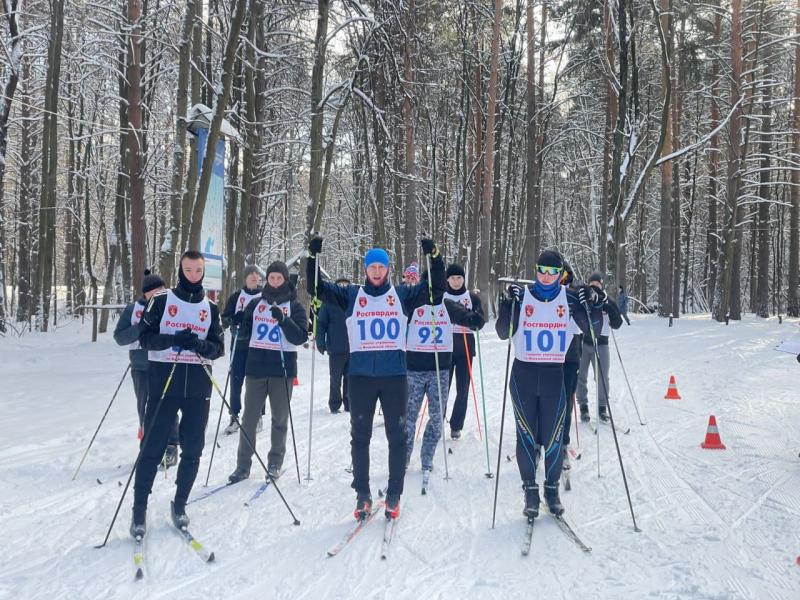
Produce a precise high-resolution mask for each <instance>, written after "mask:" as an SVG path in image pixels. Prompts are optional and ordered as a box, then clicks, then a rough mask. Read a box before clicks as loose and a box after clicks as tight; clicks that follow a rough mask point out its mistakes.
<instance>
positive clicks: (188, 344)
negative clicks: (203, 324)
mask: <svg viewBox="0 0 800 600" xmlns="http://www.w3.org/2000/svg"><path fill="white" fill-rule="evenodd" d="M174 338H175V345H176V346H180V347H181V348H183V349H184V350H194V347H195V343H196V342H197V340H198V337H197V334H196V333H195V332H194V331H192V330H191V329H189V328H188V327H187V328H186V329H181V330H180V331H179V332H178V333H176V334H175V336H174Z"/></svg>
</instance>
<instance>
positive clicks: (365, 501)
mask: <svg viewBox="0 0 800 600" xmlns="http://www.w3.org/2000/svg"><path fill="white" fill-rule="evenodd" d="M370 513H372V494H358V496H356V509H355V510H354V511H353V516H354V517H355V518H356V521H363V520H365V519H366V518H367V517H369V515H370Z"/></svg>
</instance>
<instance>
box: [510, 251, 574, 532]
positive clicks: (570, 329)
mask: <svg viewBox="0 0 800 600" xmlns="http://www.w3.org/2000/svg"><path fill="white" fill-rule="evenodd" d="M563 268H564V260H563V259H562V257H561V255H560V254H559V253H558V252H556V251H555V250H544V251H543V252H542V253H541V254H540V255H539V258H538V260H537V261H536V281H535V283H533V284H532V285H530V286H525V287H522V286H520V285H517V284H511V285H509V286H508V295H509V298H508V299H506V298H501V302H500V306H499V314H498V317H497V323H496V325H495V327H496V330H497V334H498V336H499V337H500V338H501V339H508V337H509V333H510V334H511V336H512V340H513V344H514V356H515V358H514V365H513V367H512V369H511V380H510V382H509V386H510V391H511V399H512V404H513V407H514V416H515V421H516V425H517V465H518V467H519V472H520V475H521V477H522V488H523V490H524V492H525V510H524V514H525V515H526V516H527V517H528V519H529V520H531V519H533V518H535V517H537V516H538V514H539V502H540V500H539V486H538V485H537V484H536V465H537V463H538V460H539V454H540V451H543V453H544V463H545V477H544V498H545V502H546V503H547V507H548V510H549V511H550V513H551V514H553V515H561V514H563V513H564V506H563V505H562V504H561V500H560V499H559V495H558V484H559V479H560V477H561V467H562V459H563V453H562V438H561V436H562V432H563V427H564V418H565V416H566V393H565V390H564V374H563V363H564V359H565V357H566V354H567V348H568V347H569V344H570V341H571V339H572V335H573V333H574V332H575V331H576V329H577V328H578V327H579V328H580V329H582V330H584V331H588V327H589V325H588V321H587V318H586V312H585V310H584V307H583V306H581V303H582V302H583V299H584V298H585V297H586V294H587V291H586V290H585V289H581V290H580V291H579V292H578V294H573V293H567V290H566V288H564V287H563V286H562V285H560V283H559V280H560V279H561V274H562V271H563Z"/></svg>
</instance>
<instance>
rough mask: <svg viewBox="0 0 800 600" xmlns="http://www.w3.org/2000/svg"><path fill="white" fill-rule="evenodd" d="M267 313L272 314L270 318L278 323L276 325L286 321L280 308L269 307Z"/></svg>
mask: <svg viewBox="0 0 800 600" xmlns="http://www.w3.org/2000/svg"><path fill="white" fill-rule="evenodd" d="M269 312H270V313H271V314H272V318H273V319H275V320H276V321H277V322H278V325H281V324H283V322H284V321H285V320H286V315H285V314H283V310H282V309H281V307H280V306H275V305H273V306H270V307H269Z"/></svg>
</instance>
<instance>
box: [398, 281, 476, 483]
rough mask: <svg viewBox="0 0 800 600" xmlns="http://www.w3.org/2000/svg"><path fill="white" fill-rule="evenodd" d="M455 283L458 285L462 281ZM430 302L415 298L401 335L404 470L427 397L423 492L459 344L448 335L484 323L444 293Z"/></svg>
mask: <svg viewBox="0 0 800 600" xmlns="http://www.w3.org/2000/svg"><path fill="white" fill-rule="evenodd" d="M448 271H449V268H448ZM427 281H428V279H427V273H425V274H423V276H422V282H423V283H424V284H427ZM461 284H462V286H463V279H462V282H461ZM433 303H434V304H433V306H431V302H430V294H428V295H423V296H419V297H417V299H416V301H415V302H414V304H412V305H411V306H410V308H411V317H410V319H409V322H408V335H407V337H406V340H407V341H406V346H407V347H406V361H407V364H408V408H407V416H406V467H408V463H409V461H410V460H411V455H412V453H413V450H414V435H415V431H416V425H417V416H418V415H419V411H420V408H421V407H422V403H423V399H424V398H425V395H426V394H427V396H428V412H429V414H430V418H429V419H428V424H427V425H426V426H425V433H424V435H423V437H422V448H421V449H420V460H421V462H422V481H423V489H424V488H425V487H427V483H428V479H429V477H430V472H431V471H432V470H433V455H434V453H435V452H436V445H437V444H438V443H439V438H440V437H441V436H442V426H443V422H444V414H445V413H446V408H447V396H448V393H449V390H450V372H451V366H450V364H451V360H452V356H453V355H454V354H455V352H454V347H457V345H458V343H462V344H463V340H462V336H461V335H456V334H454V333H453V331H454V328H455V327H456V326H458V327H461V328H463V329H467V330H469V331H470V332H471V331H472V330H473V329H478V328H480V327H483V324H484V319H483V314H481V313H479V312H478V311H477V310H471V309H470V308H467V307H466V306H465V305H464V304H462V303H461V302H456V301H453V300H451V299H449V298H448V295H447V294H446V293H444V294H441V293H440V294H434V297H433ZM437 355H438V357H437ZM437 358H438V364H437ZM437 368H438V370H437ZM437 377H438V381H437ZM440 390H441V394H442V395H441V397H440V396H439V391H440Z"/></svg>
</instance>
